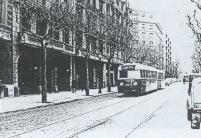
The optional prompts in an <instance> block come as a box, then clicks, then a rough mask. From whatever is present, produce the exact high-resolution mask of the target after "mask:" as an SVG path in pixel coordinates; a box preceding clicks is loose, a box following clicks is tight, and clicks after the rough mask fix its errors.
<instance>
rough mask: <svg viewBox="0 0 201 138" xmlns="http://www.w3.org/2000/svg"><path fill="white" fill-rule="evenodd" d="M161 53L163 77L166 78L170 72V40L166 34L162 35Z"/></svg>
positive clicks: (169, 75)
mask: <svg viewBox="0 0 201 138" xmlns="http://www.w3.org/2000/svg"><path fill="white" fill-rule="evenodd" d="M163 53H164V55H163V68H164V70H165V77H166V78H168V77H171V74H172V73H171V70H172V42H171V40H170V38H169V36H168V35H167V34H165V35H164V43H163Z"/></svg>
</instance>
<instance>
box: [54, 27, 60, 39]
mask: <svg viewBox="0 0 201 138" xmlns="http://www.w3.org/2000/svg"><path fill="white" fill-rule="evenodd" d="M53 38H54V39H56V40H59V29H55V31H54V35H53Z"/></svg>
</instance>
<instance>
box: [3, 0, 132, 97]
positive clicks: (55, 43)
mask: <svg viewBox="0 0 201 138" xmlns="http://www.w3.org/2000/svg"><path fill="white" fill-rule="evenodd" d="M46 1H48V0H46ZM0 2H1V3H0V4H1V6H2V7H3V8H1V9H0V10H1V18H6V20H5V19H2V20H1V26H0V28H1V30H0V36H2V37H1V39H0V41H1V43H0V56H1V57H3V58H1V59H0V80H2V84H4V85H5V86H6V88H7V89H8V91H9V95H8V96H14V95H16V96H17V95H24V94H36V93H40V92H41V89H42V86H41V85H42V62H41V55H42V54H41V46H40V44H39V42H38V41H37V39H36V37H35V36H34V35H33V34H31V33H28V32H23V31H22V29H21V28H20V26H19V24H18V23H17V22H16V20H17V19H18V18H19V17H20V13H19V12H18V10H17V9H15V8H14V6H13V5H12V3H11V1H5V0H1V1H0ZM33 2H34V3H35V4H36V5H37V4H43V3H44V0H35V1H33ZM73 3H74V6H75V7H76V8H75V12H76V13H77V14H76V15H77V16H78V19H79V25H78V26H76V27H77V31H76V32H74V31H70V30H69V31H64V29H59V30H55V31H54V32H53V34H52V37H51V39H50V40H49V45H48V48H47V88H48V91H49V92H57V91H66V90H71V89H72V79H73V78H76V81H77V86H76V87H77V89H81V88H82V87H83V83H85V78H86V71H85V66H86V61H85V53H84V52H83V51H84V49H86V48H89V50H90V51H93V50H94V49H99V50H98V51H99V53H98V54H93V55H90V58H89V87H90V88H91V89H93V88H98V87H99V82H102V87H106V86H107V84H108V80H107V75H110V77H111V85H112V86H114V85H115V84H116V80H117V67H118V65H119V64H121V63H123V60H122V57H121V53H120V52H119V51H117V52H115V53H116V54H115V58H113V59H112V65H111V66H110V67H108V66H107V58H106V57H107V54H110V52H111V51H110V49H109V45H108V44H107V43H106V40H105V32H104V28H103V26H102V22H104V18H105V15H106V14H112V15H113V16H114V17H115V18H116V19H119V18H121V16H123V14H125V13H126V12H127V11H128V3H127V2H125V1H122V0H74V1H73ZM5 11H6V12H5ZM3 13H6V16H5V14H3ZM3 21H4V22H5V21H6V22H5V23H3ZM117 21H118V20H117ZM28 27H29V29H30V30H31V31H32V32H34V33H36V34H37V33H40V29H41V27H42V26H41V24H39V23H38V22H36V21H35V20H32V22H31V25H30V26H28ZM75 38H78V39H77V40H78V41H76V39H75ZM80 48H81V49H82V50H80ZM108 68H110V69H111V73H110V74H107V69H108ZM99 80H101V81H99ZM3 96H6V95H2V97H3Z"/></svg>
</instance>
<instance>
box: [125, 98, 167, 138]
mask: <svg viewBox="0 0 201 138" xmlns="http://www.w3.org/2000/svg"><path fill="white" fill-rule="evenodd" d="M167 103H168V100H166V101H165V102H163V103H162V104H160V106H158V107H157V108H156V109H155V110H154V111H153V112H152V113H151V114H149V115H148V117H146V118H145V119H144V120H142V121H141V122H140V123H139V124H138V125H137V126H136V127H134V128H133V129H132V130H131V131H130V132H129V133H128V134H127V135H126V136H125V137H124V138H128V137H129V136H130V135H131V134H132V133H134V131H135V130H137V129H138V128H140V127H142V126H144V125H145V124H146V123H148V122H149V121H150V120H151V119H152V118H153V117H154V116H155V113H156V112H158V111H159V110H160V109H162V108H163V107H164V106H165V105H166V104H167Z"/></svg>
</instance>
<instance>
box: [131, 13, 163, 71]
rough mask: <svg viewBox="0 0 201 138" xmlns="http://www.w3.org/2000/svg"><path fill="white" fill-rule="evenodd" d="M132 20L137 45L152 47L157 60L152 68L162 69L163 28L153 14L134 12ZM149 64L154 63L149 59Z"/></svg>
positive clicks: (147, 62) (147, 61)
mask: <svg viewBox="0 0 201 138" xmlns="http://www.w3.org/2000/svg"><path fill="white" fill-rule="evenodd" d="M130 18H131V20H132V24H133V30H132V32H133V35H134V38H135V39H136V40H135V41H136V42H135V43H136V45H140V46H146V47H150V48H151V49H152V50H153V51H154V52H153V56H154V57H153V58H155V59H157V63H155V64H152V66H155V67H157V68H159V69H162V54H163V50H162V42H163V32H162V27H161V26H160V24H159V23H158V22H157V20H156V19H155V18H154V16H153V14H152V13H151V12H145V11H138V10H132V13H131V15H130ZM136 57H137V56H136ZM149 62H150V63H152V62H151V61H149V59H147V60H146V64H149Z"/></svg>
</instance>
